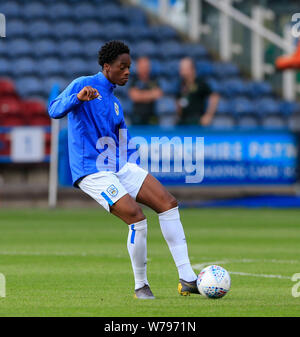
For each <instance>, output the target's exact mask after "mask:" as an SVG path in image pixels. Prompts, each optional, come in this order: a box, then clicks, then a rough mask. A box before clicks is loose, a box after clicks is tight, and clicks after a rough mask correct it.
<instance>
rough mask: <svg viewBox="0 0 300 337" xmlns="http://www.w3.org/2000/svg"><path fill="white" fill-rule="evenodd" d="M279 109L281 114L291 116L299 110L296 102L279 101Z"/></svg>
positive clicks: (299, 105)
mask: <svg viewBox="0 0 300 337" xmlns="http://www.w3.org/2000/svg"><path fill="white" fill-rule="evenodd" d="M279 111H280V114H281V115H282V116H291V115H295V114H297V113H299V112H300V104H299V103H297V102H289V101H280V103H279Z"/></svg>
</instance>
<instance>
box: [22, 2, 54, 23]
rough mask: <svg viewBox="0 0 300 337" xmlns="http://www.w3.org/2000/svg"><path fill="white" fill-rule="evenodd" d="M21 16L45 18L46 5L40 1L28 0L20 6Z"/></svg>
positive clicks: (34, 18)
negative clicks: (31, 0)
mask: <svg viewBox="0 0 300 337" xmlns="http://www.w3.org/2000/svg"><path fill="white" fill-rule="evenodd" d="M22 16H23V17H24V19H25V20H28V21H32V20H36V19H39V20H41V19H46V18H47V17H48V6H47V5H44V4H43V3H40V2H30V1H29V2H28V3H25V5H24V6H23V8H22Z"/></svg>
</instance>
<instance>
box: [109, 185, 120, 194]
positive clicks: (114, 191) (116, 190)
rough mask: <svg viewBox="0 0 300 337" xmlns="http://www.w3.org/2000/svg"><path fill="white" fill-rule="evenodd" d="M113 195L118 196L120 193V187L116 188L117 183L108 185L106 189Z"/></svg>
mask: <svg viewBox="0 0 300 337" xmlns="http://www.w3.org/2000/svg"><path fill="white" fill-rule="evenodd" d="M106 191H107V192H108V193H109V194H110V195H111V196H112V197H115V196H117V194H118V192H119V191H118V189H117V188H116V186H115V185H110V186H108V188H107V190H106Z"/></svg>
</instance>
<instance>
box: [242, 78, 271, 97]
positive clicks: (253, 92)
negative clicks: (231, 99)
mask: <svg viewBox="0 0 300 337" xmlns="http://www.w3.org/2000/svg"><path fill="white" fill-rule="evenodd" d="M248 94H249V96H251V97H253V98H258V97H262V96H270V95H271V94H272V87H271V85H270V84H269V83H267V82H257V81H250V82H249V83H248Z"/></svg>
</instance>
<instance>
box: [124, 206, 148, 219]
mask: <svg viewBox="0 0 300 337" xmlns="http://www.w3.org/2000/svg"><path fill="white" fill-rule="evenodd" d="M128 217H129V218H130V219H131V221H130V222H131V223H136V222H139V221H142V220H144V219H145V218H146V217H145V215H144V213H143V211H142V209H141V207H140V206H139V205H136V207H130V209H128Z"/></svg>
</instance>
